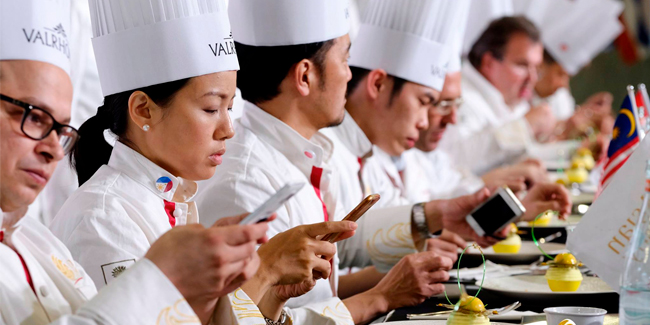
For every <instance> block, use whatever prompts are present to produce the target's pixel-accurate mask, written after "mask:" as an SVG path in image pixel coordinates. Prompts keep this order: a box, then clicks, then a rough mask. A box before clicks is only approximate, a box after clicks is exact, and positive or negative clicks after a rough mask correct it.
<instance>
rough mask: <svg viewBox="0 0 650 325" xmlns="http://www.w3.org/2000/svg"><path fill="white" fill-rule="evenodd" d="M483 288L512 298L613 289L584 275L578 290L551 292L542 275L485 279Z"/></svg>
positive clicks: (562, 295) (593, 292) (548, 296)
mask: <svg viewBox="0 0 650 325" xmlns="http://www.w3.org/2000/svg"><path fill="white" fill-rule="evenodd" d="M479 284H480V281H479V282H477V285H479ZM483 290H489V291H493V292H497V293H499V294H500V295H503V296H507V297H512V298H514V299H517V298H519V299H532V298H540V299H549V298H555V297H567V296H573V297H575V296H580V295H596V294H609V293H614V290H612V289H611V288H610V287H609V286H608V285H607V283H605V281H603V280H602V279H600V278H595V277H585V278H584V279H583V280H582V284H581V285H580V288H578V291H575V292H553V291H551V289H550V288H549V287H548V283H547V282H546V278H544V276H543V275H518V276H512V277H508V278H492V279H485V283H483Z"/></svg>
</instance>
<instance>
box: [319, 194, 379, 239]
mask: <svg viewBox="0 0 650 325" xmlns="http://www.w3.org/2000/svg"><path fill="white" fill-rule="evenodd" d="M380 198H381V197H380V196H379V194H371V195H368V196H367V197H366V198H365V199H363V201H361V203H359V205H357V206H356V207H355V208H354V209H352V211H350V213H348V215H347V216H345V218H343V221H354V222H356V221H357V220H359V218H361V216H363V215H364V214H365V213H366V212H367V211H368V210H369V209H370V208H372V206H373V205H375V203H377V201H379V199H380ZM340 235H341V233H340V232H339V233H333V234H328V235H325V236H324V237H323V238H321V240H324V241H329V242H330V243H334V242H336V239H337V238H338V237H339V236H340Z"/></svg>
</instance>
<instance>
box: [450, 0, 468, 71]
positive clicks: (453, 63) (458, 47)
mask: <svg viewBox="0 0 650 325" xmlns="http://www.w3.org/2000/svg"><path fill="white" fill-rule="evenodd" d="M458 1H459V2H460V4H459V5H460V6H461V8H460V9H459V10H458V15H459V16H458V18H457V20H456V23H455V26H457V27H456V28H455V29H454V35H453V36H452V39H451V53H450V58H449V64H448V66H447V73H453V72H460V69H461V62H462V56H463V44H464V43H463V40H464V39H465V30H466V29H467V19H468V18H469V8H470V3H471V1H470V0H458Z"/></svg>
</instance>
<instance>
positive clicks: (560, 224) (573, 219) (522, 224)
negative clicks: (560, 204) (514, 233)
mask: <svg viewBox="0 0 650 325" xmlns="http://www.w3.org/2000/svg"><path fill="white" fill-rule="evenodd" d="M581 219H582V216H581V215H570V216H569V217H568V218H567V220H560V219H559V218H558V217H555V216H554V217H553V218H552V219H551V221H550V222H549V223H548V225H545V226H535V229H538V228H566V227H570V226H575V225H577V224H578V222H580V220H581ZM517 227H519V229H520V230H524V231H530V228H531V227H532V226H531V225H530V223H529V222H528V221H519V222H517ZM521 228H525V229H521Z"/></svg>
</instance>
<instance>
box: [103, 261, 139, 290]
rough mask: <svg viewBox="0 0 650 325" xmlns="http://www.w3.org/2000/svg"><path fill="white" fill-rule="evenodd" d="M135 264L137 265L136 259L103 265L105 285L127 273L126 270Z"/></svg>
mask: <svg viewBox="0 0 650 325" xmlns="http://www.w3.org/2000/svg"><path fill="white" fill-rule="evenodd" d="M133 264H135V259H130V260H123V261H117V262H113V263H108V264H104V265H102V274H103V275H104V283H105V284H108V282H110V281H112V280H113V279H115V278H117V277H118V276H120V274H122V273H123V272H124V271H126V269H127V268H129V266H131V265H133Z"/></svg>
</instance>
